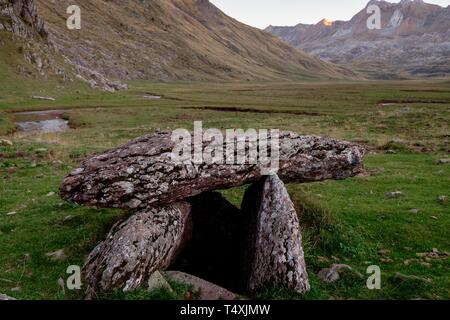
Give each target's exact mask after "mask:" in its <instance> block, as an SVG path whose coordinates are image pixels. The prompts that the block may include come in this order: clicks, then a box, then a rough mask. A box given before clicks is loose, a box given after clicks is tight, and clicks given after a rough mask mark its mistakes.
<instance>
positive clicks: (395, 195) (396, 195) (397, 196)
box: [386, 191, 405, 199]
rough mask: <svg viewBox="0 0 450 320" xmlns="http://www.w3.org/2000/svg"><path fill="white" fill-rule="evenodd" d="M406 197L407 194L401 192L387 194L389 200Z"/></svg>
mask: <svg viewBox="0 0 450 320" xmlns="http://www.w3.org/2000/svg"><path fill="white" fill-rule="evenodd" d="M404 195H405V194H404V193H403V192H401V191H393V192H388V193H386V197H388V198H389V199H397V198H400V197H403V196H404Z"/></svg>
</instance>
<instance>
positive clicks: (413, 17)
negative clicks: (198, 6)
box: [266, 0, 450, 78]
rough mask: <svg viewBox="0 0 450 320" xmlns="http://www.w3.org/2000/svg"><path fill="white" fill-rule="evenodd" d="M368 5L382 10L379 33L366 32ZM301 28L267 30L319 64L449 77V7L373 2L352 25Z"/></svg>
mask: <svg viewBox="0 0 450 320" xmlns="http://www.w3.org/2000/svg"><path fill="white" fill-rule="evenodd" d="M370 5H377V6H379V7H380V11H381V29H379V30H377V29H369V28H368V27H367V21H368V18H369V14H368V13H367V8H368V7H369V6H370ZM298 26H299V25H297V26H294V27H282V28H281V27H276V26H272V27H271V28H270V29H267V30H266V31H268V32H271V33H272V34H274V35H277V36H279V37H280V38H282V39H283V40H285V41H287V42H289V43H290V44H292V45H294V46H296V47H298V48H300V49H302V50H304V51H306V52H308V53H310V54H313V55H316V56H318V57H319V58H321V59H324V60H327V61H331V62H334V63H340V64H350V65H353V66H354V67H355V68H356V69H358V70H363V71H364V72H366V73H367V72H369V73H370V74H371V76H373V77H375V78H378V77H383V78H384V77H386V74H387V77H388V78H410V77H413V78H414V77H417V76H420V77H422V76H427V77H428V76H433V77H443V76H444V77H446V76H450V67H449V66H450V57H449V56H448V47H449V45H450V10H449V9H448V8H442V7H441V6H438V5H434V4H428V3H426V2H424V1H422V0H402V1H401V2H399V3H390V2H386V1H378V0H371V1H370V2H368V4H367V6H366V7H365V8H364V9H362V10H361V11H360V12H359V13H357V14H356V15H355V16H354V17H353V18H352V19H351V20H349V21H338V22H334V23H333V24H332V27H330V28H324V25H323V23H319V24H318V25H302V27H301V28H299V27H298ZM371 66H375V67H374V68H375V69H371ZM387 70H389V71H387Z"/></svg>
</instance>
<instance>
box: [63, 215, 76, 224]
mask: <svg viewBox="0 0 450 320" xmlns="http://www.w3.org/2000/svg"><path fill="white" fill-rule="evenodd" d="M73 220H75V217H74V216H66V217H64V219H63V221H62V222H63V223H64V224H65V223H71V222H72V221H73Z"/></svg>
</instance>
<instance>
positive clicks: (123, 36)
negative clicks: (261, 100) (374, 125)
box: [36, 0, 352, 81]
mask: <svg viewBox="0 0 450 320" xmlns="http://www.w3.org/2000/svg"><path fill="white" fill-rule="evenodd" d="M36 1H37V5H38V9H39V13H40V15H41V16H42V18H43V19H44V20H45V22H46V27H47V30H48V32H49V38H50V39H51V41H52V43H53V44H54V46H55V47H56V48H57V49H58V50H59V51H60V52H62V53H63V55H64V56H65V57H67V58H68V60H70V61H71V62H72V63H73V64H74V65H75V67H76V69H77V70H78V71H80V73H84V74H86V73H89V72H90V71H93V72H100V73H102V74H104V75H106V76H107V77H110V78H115V79H152V80H165V81H172V80H234V79H236V80H254V79H279V78H284V79H285V78H291V79H292V78H304V77H308V78H309V77H315V78H317V77H319V78H330V77H333V78H336V77H343V76H345V75H352V73H351V72H349V71H348V70H346V69H343V68H340V67H337V66H335V65H332V64H329V63H325V62H323V61H321V60H319V59H317V58H313V57H311V56H309V55H307V54H304V53H302V52H300V51H299V50H297V49H294V48H293V47H291V46H289V45H287V44H286V43H284V42H283V41H280V40H279V39H277V38H276V37H274V36H272V35H269V34H267V33H266V32H263V31H260V30H258V29H255V28H252V27H249V26H246V25H244V24H242V23H240V22H238V21H236V20H234V19H232V18H230V17H228V16H226V15H225V14H224V13H222V12H221V11H220V10H219V9H217V8H216V7H215V6H214V5H212V4H211V3H210V2H209V1H207V0H109V1H106V0H79V1H77V4H78V5H79V6H80V8H81V17H82V29H81V30H73V31H70V30H68V29H67V28H66V19H67V17H68V15H67V14H66V9H67V7H68V6H69V5H71V4H73V2H72V1H66V0H60V1H53V0H36Z"/></svg>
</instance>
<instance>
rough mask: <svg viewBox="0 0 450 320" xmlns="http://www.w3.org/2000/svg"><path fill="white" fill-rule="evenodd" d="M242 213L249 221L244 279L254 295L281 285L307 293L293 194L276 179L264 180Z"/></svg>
mask: <svg viewBox="0 0 450 320" xmlns="http://www.w3.org/2000/svg"><path fill="white" fill-rule="evenodd" d="M242 210H243V213H244V215H246V216H247V219H248V225H249V228H248V235H249V236H248V240H247V245H246V252H245V254H244V258H243V270H244V273H243V276H244V279H243V280H244V281H246V283H247V289H248V290H249V291H250V292H256V291H258V290H260V289H262V288H263V287H264V286H265V285H280V286H285V287H288V288H291V289H294V290H296V291H298V292H299V293H305V292H307V291H309V289H310V286H309V281H308V274H307V272H306V265H305V259H304V253H303V248H302V243H301V233H300V225H299V220H298V216H297V213H296V211H295V208H294V204H293V203H292V201H291V199H290V197H289V194H288V192H287V190H286V188H285V186H284V184H283V182H282V181H281V180H280V178H279V177H278V176H276V175H273V176H268V177H265V178H262V179H261V180H260V181H259V182H257V183H255V184H253V185H252V186H251V187H250V188H249V189H248V190H247V192H246V193H245V196H244V201H243V203H242Z"/></svg>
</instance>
